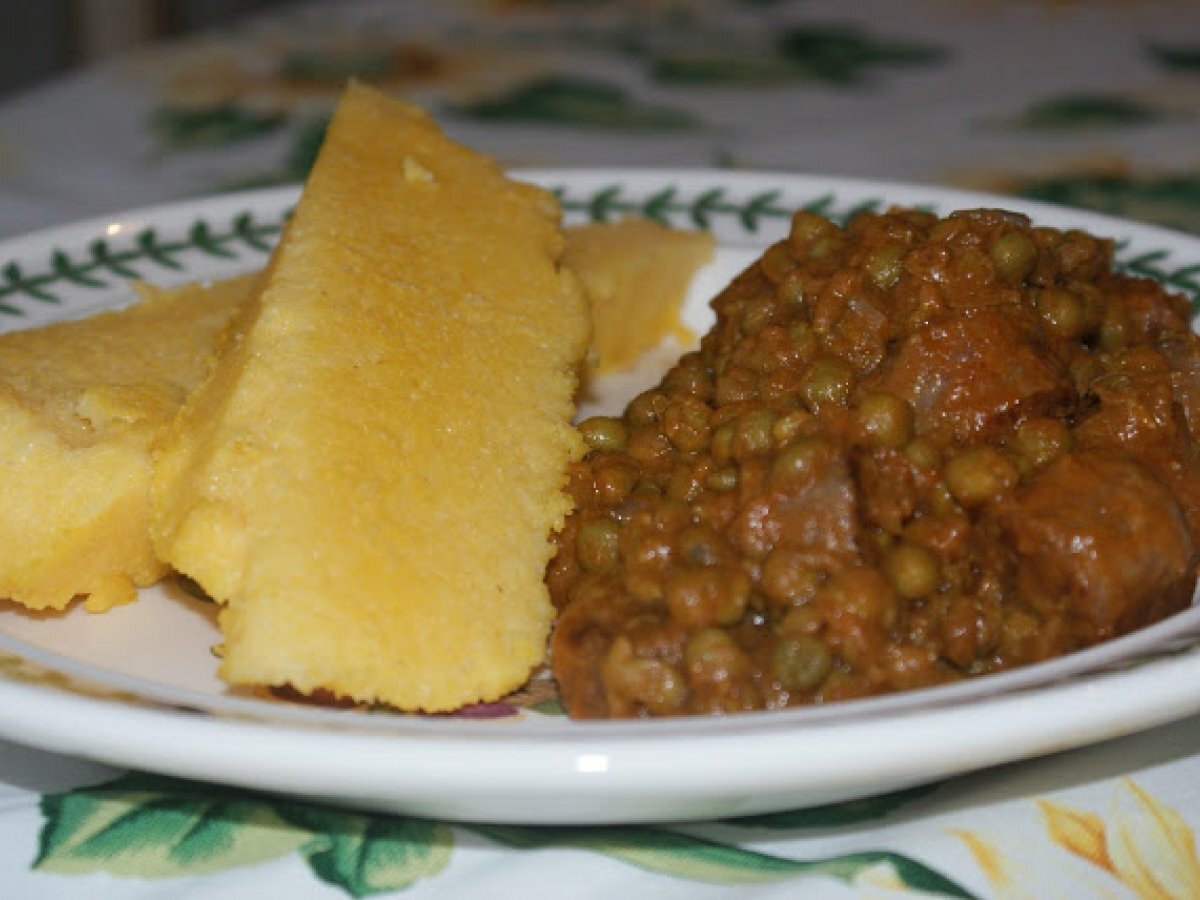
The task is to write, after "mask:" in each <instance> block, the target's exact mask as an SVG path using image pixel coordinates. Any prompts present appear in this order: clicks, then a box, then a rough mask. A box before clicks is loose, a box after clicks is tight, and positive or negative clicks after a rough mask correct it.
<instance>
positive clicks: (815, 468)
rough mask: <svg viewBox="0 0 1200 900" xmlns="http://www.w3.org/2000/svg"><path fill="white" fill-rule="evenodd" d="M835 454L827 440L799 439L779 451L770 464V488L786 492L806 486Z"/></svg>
mask: <svg viewBox="0 0 1200 900" xmlns="http://www.w3.org/2000/svg"><path fill="white" fill-rule="evenodd" d="M836 452H837V451H836V449H835V448H834V446H833V444H831V443H830V442H829V440H828V439H827V438H823V437H819V436H817V435H809V436H806V437H802V438H800V439H799V440H797V441H796V442H795V443H793V444H790V445H789V446H787V447H785V448H784V449H783V450H781V451H780V453H779V455H778V456H776V457H775V461H774V462H773V463H771V487H772V488H774V489H775V490H777V491H788V490H795V489H796V488H798V487H801V486H803V485H805V484H807V483H808V482H810V481H812V480H813V479H814V478H816V476H817V475H818V474H819V473H820V472H821V471H822V470H824V469H825V468H826V467H827V466H828V465H829V462H830V461H831V460H832V458H833V457H834V455H835V454H836Z"/></svg>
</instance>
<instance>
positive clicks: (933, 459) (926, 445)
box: [904, 437, 942, 472]
mask: <svg viewBox="0 0 1200 900" xmlns="http://www.w3.org/2000/svg"><path fill="white" fill-rule="evenodd" d="M904 455H905V456H907V457H908V459H909V461H910V462H911V463H912V464H913V465H914V466H916V467H917V468H918V469H924V470H925V471H926V472H932V471H933V470H934V469H936V468H937V467H938V466H940V465H941V464H942V451H941V450H939V449H938V446H937V444H935V443H934V442H933V441H931V440H929V438H925V437H915V438H913V439H912V440H911V441H909V442H908V443H907V444H906V445H905V447H904Z"/></svg>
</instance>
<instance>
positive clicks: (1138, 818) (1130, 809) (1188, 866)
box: [1039, 778, 1200, 900]
mask: <svg viewBox="0 0 1200 900" xmlns="http://www.w3.org/2000/svg"><path fill="white" fill-rule="evenodd" d="M1039 806H1040V807H1041V809H1042V813H1043V815H1044V816H1045V817H1046V827H1047V830H1048V832H1049V834H1050V838H1051V840H1053V841H1054V842H1055V843H1057V844H1058V845H1059V846H1061V847H1063V848H1065V849H1067V850H1069V851H1070V852H1072V853H1074V854H1076V855H1077V856H1081V857H1083V858H1085V859H1088V860H1089V861H1091V862H1092V863H1094V864H1095V865H1097V866H1100V867H1101V868H1104V869H1107V870H1108V871H1110V872H1112V873H1113V874H1114V875H1115V876H1116V877H1117V878H1118V879H1120V881H1121V882H1122V883H1123V884H1124V885H1126V886H1127V887H1129V888H1130V889H1131V890H1132V891H1133V892H1134V894H1135V895H1136V896H1138V897H1141V898H1144V900H1159V898H1163V900H1173V898H1184V897H1200V858H1197V855H1196V838H1195V834H1194V832H1193V831H1192V829H1191V827H1190V826H1189V825H1188V823H1187V822H1186V821H1184V819H1183V817H1182V816H1180V815H1179V813H1178V812H1176V811H1175V810H1174V809H1172V808H1171V807H1170V806H1168V805H1167V804H1165V803H1163V802H1161V801H1160V800H1158V799H1156V798H1155V797H1154V795H1152V794H1151V793H1150V792H1149V791H1147V790H1145V789H1144V788H1142V787H1141V786H1140V785H1138V784H1137V783H1136V782H1135V781H1133V779H1130V778H1126V779H1123V780H1121V781H1120V782H1118V783H1117V787H1116V791H1115V793H1114V795H1113V811H1112V815H1111V817H1110V821H1109V823H1108V825H1107V826H1106V825H1105V823H1104V822H1103V821H1102V820H1101V819H1100V818H1099V817H1098V816H1094V815H1091V814H1089V813H1081V812H1078V811H1076V810H1072V809H1070V808H1068V807H1065V806H1061V805H1059V804H1056V803H1053V802H1051V801H1049V800H1042V801H1040V803H1039Z"/></svg>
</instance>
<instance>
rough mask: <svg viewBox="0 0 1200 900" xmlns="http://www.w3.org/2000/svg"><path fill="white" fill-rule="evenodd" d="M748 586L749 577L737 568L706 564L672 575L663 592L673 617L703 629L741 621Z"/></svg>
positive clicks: (684, 624) (680, 622) (748, 596)
mask: <svg viewBox="0 0 1200 900" xmlns="http://www.w3.org/2000/svg"><path fill="white" fill-rule="evenodd" d="M750 587H751V585H750V576H749V575H747V574H746V573H745V572H744V571H742V570H741V569H740V568H733V567H727V566H705V567H704V568H699V569H683V570H682V571H679V572H676V573H675V574H673V575H672V576H671V577H670V578H668V579H667V582H666V584H665V585H664V586H663V595H664V597H665V599H666V603H667V609H668V610H669V611H670V613H671V618H672V619H674V620H675V621H676V622H678V623H679V624H681V625H683V626H685V627H687V628H702V627H704V626H706V625H733V624H735V623H736V622H738V621H740V620H741V618H742V614H743V613H744V612H745V610H746V604H747V603H748V602H749V600H750Z"/></svg>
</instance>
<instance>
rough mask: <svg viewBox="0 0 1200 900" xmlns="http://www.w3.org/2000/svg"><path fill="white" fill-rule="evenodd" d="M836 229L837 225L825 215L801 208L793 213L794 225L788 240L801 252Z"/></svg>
mask: <svg viewBox="0 0 1200 900" xmlns="http://www.w3.org/2000/svg"><path fill="white" fill-rule="evenodd" d="M836 231H837V226H836V225H834V224H833V223H832V222H831V221H829V220H828V219H826V218H825V217H824V216H821V215H818V214H817V213H814V212H809V211H808V210H806V209H801V210H797V211H796V212H795V213H794V214H793V215H792V227H791V231H790V232H789V233H788V242H789V243H790V244H791V245H792V248H793V249H794V250H795V251H796V252H797V253H799V252H802V251H805V250H807V249H808V246H809V245H810V244H812V243H813V241H816V240H819V239H820V238H821V237H822V236H825V235H829V234H833V233H834V232H836Z"/></svg>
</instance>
